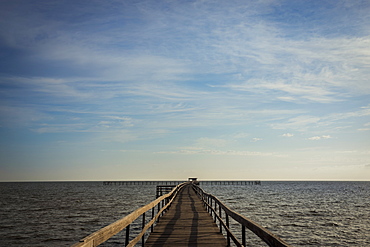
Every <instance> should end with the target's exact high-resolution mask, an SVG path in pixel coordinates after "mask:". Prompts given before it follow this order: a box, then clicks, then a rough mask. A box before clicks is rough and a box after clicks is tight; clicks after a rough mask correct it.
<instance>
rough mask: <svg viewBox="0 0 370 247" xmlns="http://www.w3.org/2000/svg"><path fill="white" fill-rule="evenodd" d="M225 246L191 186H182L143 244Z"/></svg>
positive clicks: (149, 246)
mask: <svg viewBox="0 0 370 247" xmlns="http://www.w3.org/2000/svg"><path fill="white" fill-rule="evenodd" d="M226 245H227V243H226V239H225V238H224V236H223V235H222V234H221V233H220V229H219V228H218V227H217V225H216V224H215V223H214V222H213V219H212V217H211V216H210V215H209V213H208V212H207V211H206V210H205V208H204V207H203V203H202V202H201V200H200V199H199V198H198V196H197V195H196V194H195V192H194V190H193V189H192V187H191V185H187V186H185V187H184V188H183V190H182V191H181V192H180V194H179V195H178V196H177V197H176V199H175V200H174V202H173V204H172V205H171V208H170V209H169V211H168V212H167V213H166V214H165V215H164V216H163V217H162V218H160V222H159V223H158V224H157V225H156V227H155V228H154V231H153V232H152V233H151V234H150V236H149V238H148V239H147V241H146V243H145V246H146V247H151V246H153V247H156V246H176V247H182V246H226Z"/></svg>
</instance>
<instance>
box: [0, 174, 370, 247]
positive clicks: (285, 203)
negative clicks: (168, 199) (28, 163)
mask: <svg viewBox="0 0 370 247" xmlns="http://www.w3.org/2000/svg"><path fill="white" fill-rule="evenodd" d="M155 187H156V186H155V185H110V186H109V185H103V183H102V182H24V183H0V246H70V245H72V244H73V243H75V242H78V240H79V239H81V238H83V237H85V236H87V235H89V234H91V233H93V232H94V231H97V230H99V229H100V228H102V227H104V226H106V225H108V224H111V223H113V222H114V221H116V220H118V219H120V218H122V217H124V216H125V215H127V214H129V213H130V212H132V211H133V210H135V209H137V208H138V207H141V206H144V205H145V204H147V203H149V202H150V201H152V200H154V199H155V189H156V188H155ZM202 188H203V189H204V190H205V191H206V192H209V193H212V194H214V195H215V196H217V197H218V198H219V199H220V200H221V201H223V202H224V203H225V204H226V205H227V206H229V207H230V208H231V209H233V210H235V211H237V212H239V213H241V214H243V215H244V216H246V217H248V218H250V219H252V220H254V221H255V222H257V223H259V224H260V225H262V226H264V227H266V228H267V229H269V230H270V231H272V232H273V233H275V234H276V235H278V236H280V237H281V238H282V239H284V240H285V241H286V242H288V243H289V244H291V245H293V246H370V182H270V181H269V182H267V181H266V182H265V181H262V184H261V185H204V186H202ZM138 224H139V223H138ZM235 230H236V234H237V235H238V234H239V233H238V232H239V226H235ZM133 231H135V226H134V227H133ZM123 235H124V234H119V235H117V236H116V237H115V238H114V239H112V240H111V241H109V242H108V243H106V244H104V245H103V246H118V245H119V244H120V245H122V243H123V242H124V236H123ZM247 241H248V246H266V245H265V244H264V243H263V242H260V241H259V240H258V239H257V238H256V237H254V235H253V233H250V232H247Z"/></svg>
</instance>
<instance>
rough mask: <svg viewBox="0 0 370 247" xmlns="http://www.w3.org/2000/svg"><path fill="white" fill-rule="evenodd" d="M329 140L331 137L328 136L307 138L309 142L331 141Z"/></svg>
mask: <svg viewBox="0 0 370 247" xmlns="http://www.w3.org/2000/svg"><path fill="white" fill-rule="evenodd" d="M331 138H332V137H331V136H330V135H322V136H313V137H309V138H307V139H308V140H310V141H318V140H322V139H331Z"/></svg>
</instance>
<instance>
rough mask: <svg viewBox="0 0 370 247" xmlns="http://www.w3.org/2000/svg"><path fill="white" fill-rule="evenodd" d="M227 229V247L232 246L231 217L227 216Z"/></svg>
mask: <svg viewBox="0 0 370 247" xmlns="http://www.w3.org/2000/svg"><path fill="white" fill-rule="evenodd" d="M226 227H227V230H226V231H227V246H230V228H229V227H230V224H229V215H228V214H226Z"/></svg>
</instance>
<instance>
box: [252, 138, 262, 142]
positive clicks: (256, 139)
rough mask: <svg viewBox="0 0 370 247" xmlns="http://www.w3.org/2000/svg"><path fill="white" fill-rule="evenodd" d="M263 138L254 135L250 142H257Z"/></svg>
mask: <svg viewBox="0 0 370 247" xmlns="http://www.w3.org/2000/svg"><path fill="white" fill-rule="evenodd" d="M262 140H263V139H262V138H257V137H255V138H253V139H252V140H251V142H258V141H262Z"/></svg>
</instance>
